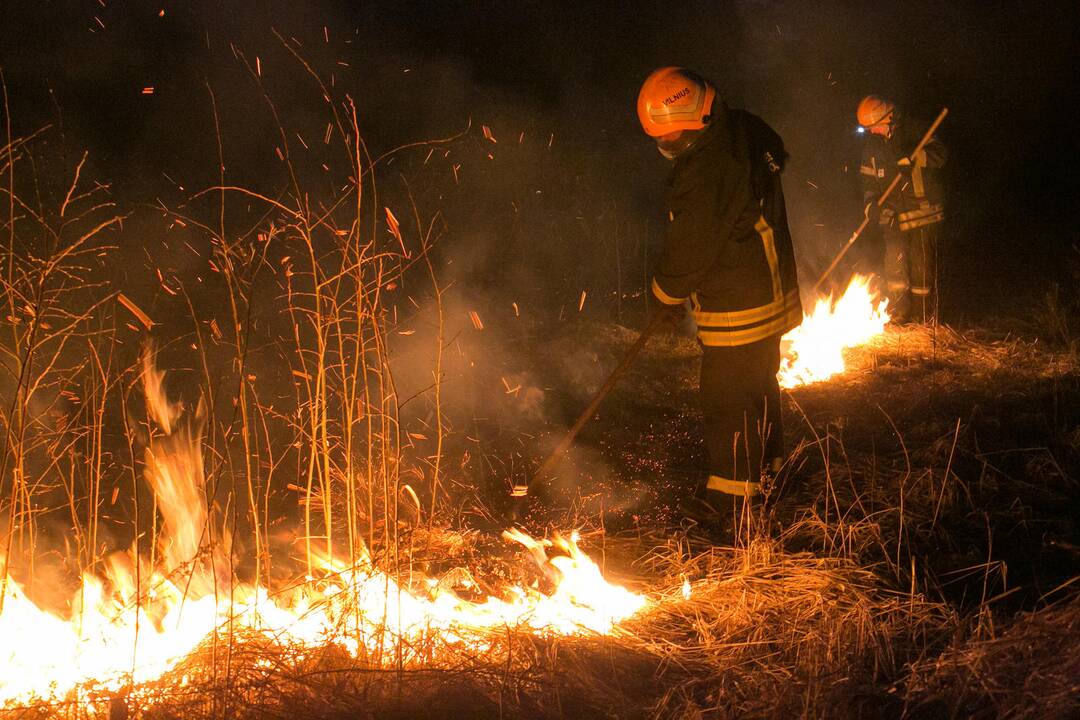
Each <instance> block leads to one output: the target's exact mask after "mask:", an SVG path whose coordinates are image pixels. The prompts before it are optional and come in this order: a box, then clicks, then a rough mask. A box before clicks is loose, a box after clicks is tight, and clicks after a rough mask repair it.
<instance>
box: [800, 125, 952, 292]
mask: <svg viewBox="0 0 1080 720" xmlns="http://www.w3.org/2000/svg"><path fill="white" fill-rule="evenodd" d="M948 114H949V108H947V107H946V108H941V112H940V113H938V116H937V119H936V120H934V123H933V124H932V125H931V126H930V129H929V130H927V131H926V134H925V135H923V137H922V140H920V141H919V144H918V145H916V146H915V149H914V150H912V151H911V154H910V155H908V162H911V163H914V162H915V156H916V155H918V154H919V152H920V151H921V150H922V149H923V148H924V147H926V144H927V143H928V142H930V140H931V139H932V138H933V137H934V133H935V132H937V129H938V126H939V125H941V121H942V120H944V119H945V116H946V115H948ZM902 175H903V174H902V173H899V172H898V173H896V177H894V178H893V179H892V182H891V183H889V186H888V187H886V188H885V192H883V193H881V195H880V196H879V197H878V199H877V201H876V202H877V206H878V207H881V206H883V205H884V204H885V201H886V200H888V199H889V196H890V195H892V192H893V190H895V189H896V186H897V185H899V184H900V178H901V177H902ZM869 224H870V215H869V213H868V214H867V216H866V217H865V218H863V221H862V223H861V224H860V225H859V227H858V228H856V230H855V232H853V233H852V234H851V237H850V238H849V239H848V241H847V244H846V245H844V247H843V248H841V250H840V253H839V254H838V255H837V256H836V257H835V258H833V261H832V262H831V263H830V264H829V267H827V268H826V269H825V272H823V273H821V277H819V278H818V279H817V282H816V283H814V288H813V290H811V291H810V292H811V295H816V294H817V291H818V288H820V287H821V283H823V282H825V279H826V278H828V277H829V275H831V274H832V271H833V270H835V269H836V266H837V265H839V264H840V261H841V260H843V258H844V256H845V255H847V251H848V250H850V249H851V246H852V245H854V244H855V241H856V240H858V239H859V236H860V235H862V234H863V231H864V230H866V226H867V225H869Z"/></svg>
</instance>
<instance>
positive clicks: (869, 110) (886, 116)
mask: <svg viewBox="0 0 1080 720" xmlns="http://www.w3.org/2000/svg"><path fill="white" fill-rule="evenodd" d="M856 115H857V116H858V118H859V124H860V125H862V126H863V127H864V128H866V129H867V130H869V131H870V132H872V133H875V134H877V135H888V134H889V131H890V130H891V125H892V122H893V119H894V117H895V115H896V108H895V107H894V106H893V104H892V103H891V102H889V101H888V100H886V99H885V98H881V97H878V96H877V95H867V96H866V97H864V98H863V99H862V102H860V103H859V109H858V111H857V112H856Z"/></svg>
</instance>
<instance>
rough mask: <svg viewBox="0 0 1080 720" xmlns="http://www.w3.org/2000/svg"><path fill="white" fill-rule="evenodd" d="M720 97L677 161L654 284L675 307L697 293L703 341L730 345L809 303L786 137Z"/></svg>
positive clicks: (760, 333)
mask: <svg viewBox="0 0 1080 720" xmlns="http://www.w3.org/2000/svg"><path fill="white" fill-rule="evenodd" d="M716 104H717V105H719V106H720V109H719V111H714V114H713V120H712V122H711V123H710V124H709V126H708V128H707V129H706V130H705V131H704V132H703V133H702V135H701V137H700V138H699V139H698V140H697V142H695V143H694V145H693V146H692V147H691V148H690V149H689V150H687V151H686V152H684V153H683V154H682V155H680V156H679V157H678V158H677V159H676V160H675V167H674V169H673V170H672V173H671V178H670V180H669V190H668V225H667V234H666V237H665V239H664V249H663V252H662V254H661V257H660V262H659V263H658V266H657V269H656V272H655V274H654V275H653V282H652V291H653V294H654V295H656V297H657V298H658V299H659V300H660V301H661V302H663V303H665V304H668V305H674V304H677V303H680V302H682V301H683V300H685V299H686V298H688V297H689V298H690V300H691V306H692V309H693V313H694V319H695V320H696V321H697V325H698V337H699V338H700V340H701V342H702V344H703V345H706V346H715V347H732V346H738V345H747V344H749V343H753V342H758V341H759V340H764V339H765V338H768V337H771V336H774V335H780V334H782V333H785V332H787V331H788V330H790V329H792V328H793V327H795V326H796V325H798V324H799V323H800V322H801V321H802V305H801V303H800V301H799V282H798V277H797V274H796V271H795V254H794V252H793V250H792V247H791V233H790V231H789V229H788V223H787V210H786V208H785V206H784V191H783V189H782V187H781V185H780V172H781V170H782V169H783V165H784V161H785V159H786V157H787V155H786V153H785V152H784V144H783V141H782V140H781V139H780V136H779V135H777V134H776V133H775V132H774V131H773V130H772V128H770V127H769V126H768V125H766V124H765V122H764V121H762V120H761V118H758V117H757V116H755V115H752V114H750V113H748V112H745V111H743V110H730V109H728V108H726V107H724V106H723V105H722V104H721V103H720V101H719V100H717V101H716ZM714 110H715V108H714Z"/></svg>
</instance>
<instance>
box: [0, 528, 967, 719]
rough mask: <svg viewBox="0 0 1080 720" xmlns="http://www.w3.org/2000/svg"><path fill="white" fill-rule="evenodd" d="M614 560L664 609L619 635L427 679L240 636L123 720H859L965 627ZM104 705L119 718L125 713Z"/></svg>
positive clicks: (808, 585) (752, 565)
mask: <svg viewBox="0 0 1080 720" xmlns="http://www.w3.org/2000/svg"><path fill="white" fill-rule="evenodd" d="M597 539H599V538H597ZM606 546H607V553H608V555H609V556H610V557H611V558H612V562H613V563H621V562H622V561H623V560H629V559H631V558H638V561H637V562H636V563H635V566H636V567H635V569H636V574H637V575H638V583H640V584H641V586H642V587H641V589H643V590H644V591H645V592H647V594H648V596H649V597H650V599H651V601H652V602H651V603H650V607H649V608H648V609H647V610H646V611H644V612H643V613H641V614H640V615H639V616H638V617H636V618H635V619H633V620H631V621H629V622H626V623H624V624H623V626H622V628H621V629H620V630H619V631H618V632H616V633H614V634H612V635H606V636H592V637H588V636H585V637H557V636H554V635H539V636H538V635H534V634H528V633H523V632H519V631H514V630H512V629H509V628H507V629H504V630H501V631H500V630H493V631H489V632H487V633H486V634H485V637H486V640H487V641H488V643H489V645H488V647H487V648H485V649H484V650H482V651H481V650H478V649H477V646H476V645H470V646H469V647H468V648H464V647H461V646H456V647H455V646H452V645H444V646H443V647H441V648H440V649H439V650H438V651H437V653H436V654H437V656H438V661H437V662H434V663H433V664H432V665H431V666H429V667H424V666H416V665H411V666H406V665H395V664H394V663H389V664H372V662H371V661H370V659H367V660H365V659H364V658H356V659H354V658H352V657H350V656H349V655H348V654H347V653H345V652H343V651H341V650H339V649H337V648H336V647H335V645H334V643H333V642H332V641H330V642H328V643H327V644H326V645H325V646H324V647H322V648H315V649H307V650H300V649H298V648H297V647H296V646H289V645H281V644H277V643H274V642H273V641H271V640H268V639H267V638H266V637H265V636H262V635H244V634H241V633H237V634H236V635H235V636H234V637H233V638H232V640H231V641H229V640H227V639H226V638H224V637H221V638H218V639H217V640H216V642H211V641H208V642H206V643H204V644H203V646H202V647H201V648H200V649H199V650H198V651H197V652H196V653H193V654H192V655H190V656H189V657H188V658H187V659H185V660H184V661H183V663H181V664H180V665H179V666H177V667H176V668H175V669H174V670H172V671H171V672H169V673H168V674H166V675H164V676H163V677H161V678H160V679H159V680H157V681H155V682H153V683H149V684H146V685H142V686H139V687H138V688H137V689H135V690H134V691H130V692H128V693H127V694H126V697H125V696H124V695H123V694H119V695H117V696H116V699H112V700H111V704H112V706H113V708H114V712H119V710H116V708H123V712H124V713H127V715H126V716H127V717H134V716H139V717H147V718H202V717H205V718H210V717H221V716H224V715H228V716H231V717H250V718H256V717H259V718H262V717H305V718H342V717H357V716H360V717H421V716H422V717H435V718H442V717H445V718H451V717H477V718H489V717H490V718H495V717H509V718H514V717H520V718H531V717H611V718H637V717H641V718H645V717H650V718H653V717H655V718H682V717H714V716H718V715H719V716H734V715H739V716H744V717H776V716H777V715H778V714H780V715H784V716H797V715H802V714H807V713H809V714H820V713H821V711H823V710H824V709H825V708H829V707H831V708H833V709H835V710H837V711H839V712H842V713H847V712H849V711H854V712H858V709H859V707H860V706H861V704H862V703H863V702H864V701H866V700H867V699H868V698H871V697H875V696H878V695H880V694H881V693H880V690H876V689H875V688H880V687H881V686H882V685H883V683H884V684H888V683H891V682H893V681H895V680H896V679H897V678H898V677H899V676H900V674H901V672H902V670H903V668H904V666H905V664H906V663H907V662H909V661H911V660H912V659H915V658H916V657H917V656H918V655H919V654H920V653H922V652H925V649H926V647H927V643H928V641H936V640H937V639H939V638H940V637H941V636H942V632H943V630H944V629H946V628H950V627H952V626H953V618H952V615H951V614H950V612H949V611H948V610H947V609H946V608H945V607H944V606H942V605H940V604H938V603H934V602H931V601H929V600H927V599H926V598H924V597H922V596H919V595H917V594H916V595H906V594H903V593H897V592H893V591H890V590H888V589H886V588H884V587H883V586H882V584H881V582H880V581H879V579H878V578H877V577H876V576H875V574H874V573H873V572H872V571H870V570H867V569H865V568H860V567H858V566H856V565H855V564H853V563H851V562H848V561H845V560H842V559H829V558H820V557H815V556H813V555H811V554H808V553H785V552H784V551H783V550H782V545H781V543H780V542H778V541H775V540H769V539H766V538H764V537H757V538H755V539H754V540H753V541H752V542H750V543H749V544H748V545H744V546H740V547H737V548H717V547H713V546H708V545H704V544H701V543H700V542H699V541H693V540H688V539H686V537H685V536H681V535H680V536H679V537H678V538H677V539H665V537H664V536H662V535H655V536H638V537H625V538H608V539H607V541H606ZM650 548H651V550H650ZM645 551H648V552H645ZM643 552H644V553H645V554H644V555H642V553H643ZM429 651H431V652H434V649H433V648H431V649H429ZM92 696H93V694H92V693H90V692H88V693H87V694H86V695H84V697H92ZM119 698H123V699H122V700H121V699H119ZM96 704H97V707H98V709H99V711H101V710H104V709H105V708H106V707H108V705H109V704H110V699H109V696H104V697H102V698H100V700H98V702H97V703H96ZM94 706H95V703H94V702H93V701H91V702H90V703H87V704H83V705H80V706H74V705H72V706H68V705H65V704H62V703H60V704H52V705H48V704H42V705H38V706H35V707H34V708H33V709H32V710H31V709H29V708H27V710H26V711H27V712H30V713H31V714H29V715H26V716H27V717H41V718H44V717H84V716H87V714H88V710H89V708H91V707H94ZM16 712H18V711H16V710H14V709H12V710H9V711H8V714H9V715H11V716H18V715H15V713H16ZM357 713H360V715H357ZM114 717H115V715H114Z"/></svg>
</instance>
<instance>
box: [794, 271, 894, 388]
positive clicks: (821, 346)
mask: <svg viewBox="0 0 1080 720" xmlns="http://www.w3.org/2000/svg"><path fill="white" fill-rule="evenodd" d="M887 305H888V301H886V300H884V299H882V298H880V297H879V296H878V295H876V294H875V293H872V292H871V291H870V278H869V277H868V276H864V275H856V276H855V277H853V278H852V279H851V282H850V283H848V286H847V289H846V290H845V291H844V294H843V295H842V296H841V297H840V298H839V299H838V300H835V301H834V300H833V298H832V297H831V296H830V297H826V298H819V299H818V301H817V304H816V305H815V306H814V310H813V312H811V313H810V314H809V315H806V316H804V317H803V321H802V325H800V326H799V327H797V328H795V329H794V330H792V331H791V332H789V333H788V334H786V335H784V338H783V340H782V345H781V347H782V349H783V353H784V356H783V359H782V361H781V363H780V373H779V380H780V387H783V388H793V387H798V386H800V385H807V384H810V383H815V382H820V381H822V380H828V379H829V378H831V377H833V376H834V375H838V374H840V373H842V372H844V369H845V365H844V350H846V349H847V348H851V347H856V346H858V345H862V344H864V343H866V342H868V341H869V340H871V339H873V338H875V337H877V336H878V335H881V334H882V333H884V332H885V325H886V324H887V323H888V322H889V313H888V312H887V310H886V306H887Z"/></svg>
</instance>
